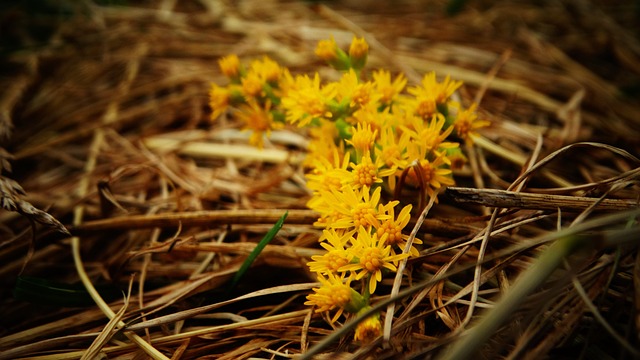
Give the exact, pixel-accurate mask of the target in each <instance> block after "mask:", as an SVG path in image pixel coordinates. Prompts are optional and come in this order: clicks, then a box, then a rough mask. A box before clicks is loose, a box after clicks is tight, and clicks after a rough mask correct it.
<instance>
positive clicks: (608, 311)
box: [0, 0, 640, 359]
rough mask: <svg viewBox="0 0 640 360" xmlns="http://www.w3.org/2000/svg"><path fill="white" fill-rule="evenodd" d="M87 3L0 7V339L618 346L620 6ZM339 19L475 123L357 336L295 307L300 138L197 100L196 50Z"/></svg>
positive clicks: (634, 299)
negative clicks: (445, 79) (378, 331)
mask: <svg viewBox="0 0 640 360" xmlns="http://www.w3.org/2000/svg"><path fill="white" fill-rule="evenodd" d="M102 3H107V4H106V5H97V4H96V3H93V2H81V3H79V4H76V3H75V2H69V3H62V5H58V6H55V7H54V6H53V5H52V6H51V7H49V8H48V7H46V6H44V7H40V8H38V9H29V8H26V7H24V6H20V5H13V6H9V5H6V6H5V8H4V9H3V12H2V13H1V14H0V23H1V24H2V25H1V26H2V28H3V31H5V28H6V29H7V30H6V31H8V35H9V36H8V37H4V36H3V38H2V40H1V41H2V43H1V46H2V50H3V54H4V56H3V59H2V72H3V77H2V78H1V80H0V81H1V82H2V87H3V91H2V92H1V93H0V136H2V139H3V141H2V147H3V151H2V152H1V153H0V158H1V160H2V166H1V167H0V168H1V170H2V173H1V176H0V188H1V189H0V190H1V192H2V201H3V208H4V209H5V211H3V212H2V213H0V216H1V218H2V234H3V236H2V241H1V242H0V264H2V265H1V266H0V279H1V281H2V285H1V286H0V301H1V302H2V304H1V306H0V319H1V321H0V323H1V327H0V359H16V358H39V359H78V358H82V357H83V356H84V357H85V358H87V356H90V355H88V354H91V356H93V357H101V356H103V357H104V356H106V357H110V358H116V357H117V358H143V357H145V356H152V357H154V358H172V359H178V358H181V359H192V358H199V357H202V358H220V359H247V358H251V357H253V358H292V357H295V356H297V355H298V354H301V353H305V354H307V355H306V356H311V354H314V353H320V352H332V354H323V355H320V356H321V357H322V356H324V357H326V358H342V357H344V358H368V357H369V358H371V357H375V358H379V359H384V358H413V357H423V356H428V357H434V356H437V355H440V356H446V355H445V354H446V352H445V351H449V350H447V349H449V346H450V345H451V347H450V349H452V350H451V351H459V350H460V349H461V348H466V349H470V351H472V352H475V353H479V354H481V355H482V356H483V357H485V358H495V357H498V356H500V357H506V358H511V359H513V358H531V359H534V358H536V359H537V358H542V357H545V356H547V357H556V356H569V357H577V356H578V355H579V354H583V355H584V356H586V357H588V358H592V357H598V356H599V355H602V354H608V355H609V356H610V357H612V358H624V357H625V356H627V357H628V356H638V352H639V350H638V345H639V342H640V338H638V337H637V335H635V334H637V333H640V321H639V320H638V315H637V314H638V311H640V292H639V291H638V289H640V285H639V284H638V279H640V274H639V273H640V270H639V269H640V255H638V243H637V239H638V235H639V232H640V229H639V227H638V224H637V220H635V219H637V216H638V210H637V204H638V194H639V193H640V192H639V186H638V169H640V161H638V159H637V156H638V155H639V154H640V146H639V145H638V141H637V139H638V138H640V118H639V117H638V114H640V106H639V105H638V103H637V101H634V99H635V97H637V95H638V84H639V80H640V67H639V66H638V64H640V41H639V40H638V35H639V34H638V33H637V26H635V25H636V24H637V23H638V20H639V19H638V17H639V16H640V15H638V12H637V9H635V10H634V9H633V8H632V5H631V4H629V5H609V4H608V3H606V2H598V1H595V0H593V1H589V2H586V1H565V2H549V3H545V4H544V5H531V4H529V3H527V2H524V1H522V2H509V3H501V4H497V5H493V4H492V3H491V2H471V3H468V4H467V5H466V6H465V7H464V8H463V11H462V12H461V13H459V14H457V15H456V16H454V17H447V16H446V15H445V8H446V5H447V4H446V2H427V1H420V0H416V1H402V2H399V3H398V4H396V5H395V6H393V7H392V6H391V5H386V4H380V3H379V2H371V3H370V4H368V5H367V6H365V7H361V6H358V5H356V4H350V2H346V3H344V4H337V3H333V2H327V4H326V5H317V4H316V5H310V4H308V3H306V2H302V1H289V2H278V1H265V0H262V1H255V0H245V1H241V2H237V3H236V2H223V1H216V0H211V1H205V0H200V1H189V2H177V1H157V2H153V3H148V2H147V3H138V2H126V4H127V5H126V6H118V5H117V4H114V3H118V2H102ZM356 3H357V2H356ZM9 24H10V25H9ZM353 33H356V34H358V35H360V36H364V37H366V39H367V41H368V42H369V43H370V44H371V56H370V61H369V67H370V68H376V67H385V68H390V69H393V70H394V71H403V72H404V73H405V74H406V75H407V77H408V79H409V81H410V82H414V83H415V82H417V81H419V79H420V78H421V74H423V73H425V72H426V71H431V70H435V71H436V72H437V73H438V74H439V75H447V74H449V75H451V77H452V78H454V79H458V80H463V81H464V83H465V85H464V86H463V88H462V89H461V90H460V92H459V96H460V98H461V100H462V102H463V103H465V104H470V103H471V102H473V101H475V102H479V103H480V107H479V109H480V111H481V115H482V116H483V117H484V118H487V119H489V120H491V122H492V125H491V127H490V128H488V129H485V130H484V131H483V132H482V136H483V137H482V138H481V139H480V140H479V141H477V142H476V144H475V145H474V146H469V147H468V148H467V149H466V153H467V155H468V157H469V162H468V164H467V165H466V166H465V167H464V168H462V169H461V170H459V171H457V173H456V174H455V178H456V182H457V185H456V186H457V187H456V188H451V189H449V190H448V191H447V192H446V193H445V194H444V195H443V196H441V197H440V201H439V204H436V205H434V206H433V207H432V208H431V209H430V210H429V213H428V214H427V217H426V218H419V217H418V216H416V218H415V219H413V220H412V225H414V226H415V236H416V237H417V238H420V239H422V240H423V241H424V243H425V245H424V246H423V247H422V248H421V254H420V257H418V258H414V259H411V260H409V261H408V263H407V264H406V270H405V271H404V276H403V277H398V278H397V279H396V281H392V280H391V279H389V280H387V281H385V282H383V283H382V284H381V285H380V286H381V287H382V292H380V294H392V293H393V294H394V297H393V298H390V297H389V296H382V295H380V296H378V298H376V299H374V302H373V303H374V304H376V305H375V308H374V310H373V311H376V310H377V311H383V313H385V314H386V315H387V321H386V323H387V325H388V327H387V329H386V330H387V336H388V337H389V340H388V341H386V340H385V339H384V338H382V337H381V338H379V339H377V340H375V341H373V342H372V343H368V344H360V343H356V342H353V340H352V339H353V335H352V334H351V333H349V331H350V329H352V328H353V325H354V323H353V322H350V323H347V324H341V323H337V324H334V326H331V325H329V324H328V323H327V322H326V321H325V319H324V318H323V317H322V315H321V314H317V313H313V312H312V310H311V309H309V308H308V307H306V306H305V305H304V304H303V303H304V297H305V295H306V294H308V293H309V291H310V289H311V287H313V286H314V285H315V278H314V277H313V276H312V275H311V274H309V272H308V270H307V267H306V265H305V264H306V262H307V261H308V259H309V258H310V257H311V256H312V255H315V254H318V252H319V251H320V249H319V247H318V246H317V238H318V235H319V229H318V228H314V227H313V226H312V223H313V221H314V220H315V219H316V217H317V216H316V214H315V213H314V212H312V211H310V210H307V209H306V207H305V203H306V199H307V198H308V195H309V191H308V189H307V188H306V187H305V184H304V171H303V168H302V166H301V160H302V159H303V158H304V154H305V147H306V143H307V140H306V137H305V136H304V134H303V133H296V130H295V129H284V130H281V131H277V132H275V133H274V134H272V137H271V138H270V140H269V141H267V142H266V143H265V149H264V151H260V150H258V149H255V148H253V147H251V146H249V145H247V139H248V135H247V134H245V133H243V132H242V131H240V130H239V128H240V124H238V123H237V122H236V120H234V119H233V118H232V117H223V118H222V119H220V120H219V121H217V122H215V123H212V122H210V120H209V109H208V98H207V93H208V88H209V85H210V83H211V82H217V83H222V82H224V80H223V76H222V75H221V74H220V73H219V72H218V69H217V67H216V60H217V59H218V58H219V57H221V56H224V55H227V54H231V53H235V54H238V55H239V56H240V57H241V58H243V59H251V58H259V57H261V56H262V55H265V54H266V55H269V56H270V57H272V58H274V59H276V60H277V61H279V62H280V63H281V64H282V65H284V66H287V67H289V68H290V69H291V71H292V72H295V73H302V72H309V71H314V70H316V69H318V68H319V67H321V66H322V64H321V62H320V61H318V60H317V59H316V58H315V57H314V55H313V49H314V46H315V44H316V42H317V41H318V40H320V39H324V38H327V37H328V36H330V35H333V36H334V37H335V39H336V41H337V42H338V43H339V44H341V45H344V44H346V43H347V42H348V41H349V40H350V39H351V36H352V34H353ZM22 189H24V192H23V191H22ZM404 200H406V199H404ZM285 210H288V211H289V217H288V219H287V221H286V223H285V226H284V227H283V229H282V231H281V232H280V233H279V234H278V235H277V236H276V238H275V239H274V241H273V242H272V243H271V244H270V245H268V246H267V247H266V248H265V250H264V251H263V252H262V254H261V255H260V256H259V257H258V260H257V263H256V264H254V265H253V268H252V269H251V270H250V271H249V273H248V274H247V276H245V278H244V279H243V280H242V281H241V284H240V286H239V287H238V288H237V289H235V290H234V291H233V292H230V290H229V288H228V281H229V280H230V279H231V278H232V277H233V275H234V273H235V271H237V270H238V268H240V265H241V264H242V262H243V261H244V259H245V258H246V256H247V255H248V254H249V253H250V252H251V250H252V249H253V248H254V247H255V244H256V242H257V241H259V240H260V238H261V237H262V236H263V235H264V234H265V233H266V232H267V231H268V230H269V228H270V226H271V225H272V224H273V223H275V222H276V220H277V219H278V218H279V217H280V216H281V215H282V213H284V211H285ZM425 214H426V213H425ZM416 224H417V225H416ZM64 229H68V230H69V231H70V233H71V234H72V235H73V237H72V238H69V237H68V235H65V234H63V231H64ZM557 244H561V245H562V244H565V245H566V246H567V247H563V248H562V249H565V250H566V249H569V250H567V251H566V252H553V251H552V252H549V251H548V249H557V248H558V246H560V245H557ZM574 249H578V250H575V251H574ZM552 253H555V254H556V255H557V254H561V255H562V256H556V258H554V259H551V257H550V254H552ZM538 259H540V261H538ZM545 262H546V263H548V264H549V266H550V268H546V270H544V271H539V272H540V274H542V273H545V271H546V274H547V275H548V276H537V277H535V276H533V275H531V271H530V269H532V266H540V264H541V263H545ZM534 264H536V265H534ZM533 269H538V267H533ZM528 270H529V271H528ZM132 276H133V280H132V281H133V288H132V292H131V295H130V296H126V297H125V295H124V293H126V292H127V289H128V287H129V282H130V279H131V277H132ZM523 279H524V280H523ZM523 281H524V282H523ZM80 284H83V286H79V287H74V285H80ZM29 286H31V287H29ZM85 288H88V290H89V292H87V290H85ZM14 289H17V290H19V291H17V292H16V293H15V297H14V296H13V295H12V292H13V291H14ZM29 289H31V290H29ZM96 289H97V290H96ZM392 289H393V290H392ZM514 289H516V290H514ZM29 291H31V292H29ZM91 291H95V292H94V293H93V294H92V295H91V296H92V297H90V295H89V293H90V292H91ZM514 293H516V294H517V296H516V295H513V294H514ZM96 303H98V306H96ZM391 304H394V305H391ZM71 305H73V306H71ZM498 309H504V312H500V311H498ZM474 329H476V330H474ZM477 329H491V330H490V331H485V332H484V333H482V334H479V331H478V330H477ZM478 336H481V337H478ZM471 339H473V341H475V343H474V342H472V340H471ZM472 344H475V345H474V346H472ZM87 349H90V351H91V353H87V352H86V351H87ZM613 349H615V351H614V350H613Z"/></svg>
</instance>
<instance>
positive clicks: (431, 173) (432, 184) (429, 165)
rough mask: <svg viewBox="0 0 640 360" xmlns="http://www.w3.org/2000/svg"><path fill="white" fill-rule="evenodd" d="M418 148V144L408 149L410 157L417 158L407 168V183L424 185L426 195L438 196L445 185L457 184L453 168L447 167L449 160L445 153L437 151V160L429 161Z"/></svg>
mask: <svg viewBox="0 0 640 360" xmlns="http://www.w3.org/2000/svg"><path fill="white" fill-rule="evenodd" d="M412 145H415V144H412ZM417 148H418V147H417V146H410V147H409V149H408V150H409V156H410V158H414V159H416V160H415V161H413V162H412V163H411V164H410V165H408V166H407V167H406V169H405V171H407V178H406V181H407V183H409V184H411V185H414V186H419V187H424V190H425V192H426V195H427V196H429V197H431V196H436V195H437V193H438V191H439V190H440V188H442V187H443V186H451V185H454V184H455V182H454V181H453V178H452V177H451V173H452V172H451V169H449V168H447V167H445V166H446V165H447V160H446V156H444V154H443V153H436V158H435V160H433V161H429V160H427V159H426V158H425V157H424V153H423V152H421V151H420V150H416V149H417ZM416 155H417V156H416Z"/></svg>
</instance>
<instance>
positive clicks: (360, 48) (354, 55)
mask: <svg viewBox="0 0 640 360" xmlns="http://www.w3.org/2000/svg"><path fill="white" fill-rule="evenodd" d="M368 54H369V44H367V42H366V41H365V40H364V38H360V39H358V38H357V37H355V36H354V37H353V40H352V41H351V45H350V46H349V57H350V58H351V66H352V68H354V69H362V68H363V67H364V65H365V63H366V62H367V55H368Z"/></svg>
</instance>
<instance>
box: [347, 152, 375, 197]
mask: <svg viewBox="0 0 640 360" xmlns="http://www.w3.org/2000/svg"><path fill="white" fill-rule="evenodd" d="M382 165H383V164H382V162H380V161H379V160H377V159H376V162H375V163H374V162H373V160H372V159H371V154H370V152H369V151H366V152H365V154H364V155H363V156H362V158H361V159H360V161H359V162H358V163H357V164H355V163H351V164H350V165H349V166H350V167H351V169H352V170H351V176H352V178H353V180H352V181H351V184H352V185H353V186H354V187H355V188H360V187H363V186H368V187H371V186H372V185H373V184H374V183H381V182H382V179H380V178H379V177H378V169H379V168H380V167H381V166H382Z"/></svg>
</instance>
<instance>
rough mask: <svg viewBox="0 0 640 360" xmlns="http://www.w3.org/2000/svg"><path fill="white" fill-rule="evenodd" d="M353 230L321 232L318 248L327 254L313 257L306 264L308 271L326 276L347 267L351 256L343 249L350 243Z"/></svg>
mask: <svg viewBox="0 0 640 360" xmlns="http://www.w3.org/2000/svg"><path fill="white" fill-rule="evenodd" d="M354 233H355V230H352V231H344V230H337V231H336V230H335V229H329V230H326V229H325V230H323V231H322V237H321V238H320V240H321V242H320V246H322V247H323V248H324V249H325V250H327V252H326V253H325V254H323V255H314V256H312V257H311V260H313V261H311V262H308V263H307V266H309V270H311V271H312V272H315V273H319V274H323V275H328V274H338V269H340V268H341V267H343V266H344V265H347V264H348V263H349V261H351V259H352V258H353V255H352V254H351V253H350V252H349V250H348V249H346V248H345V247H346V246H347V245H348V244H349V243H350V241H351V238H352V237H353V234H354Z"/></svg>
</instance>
